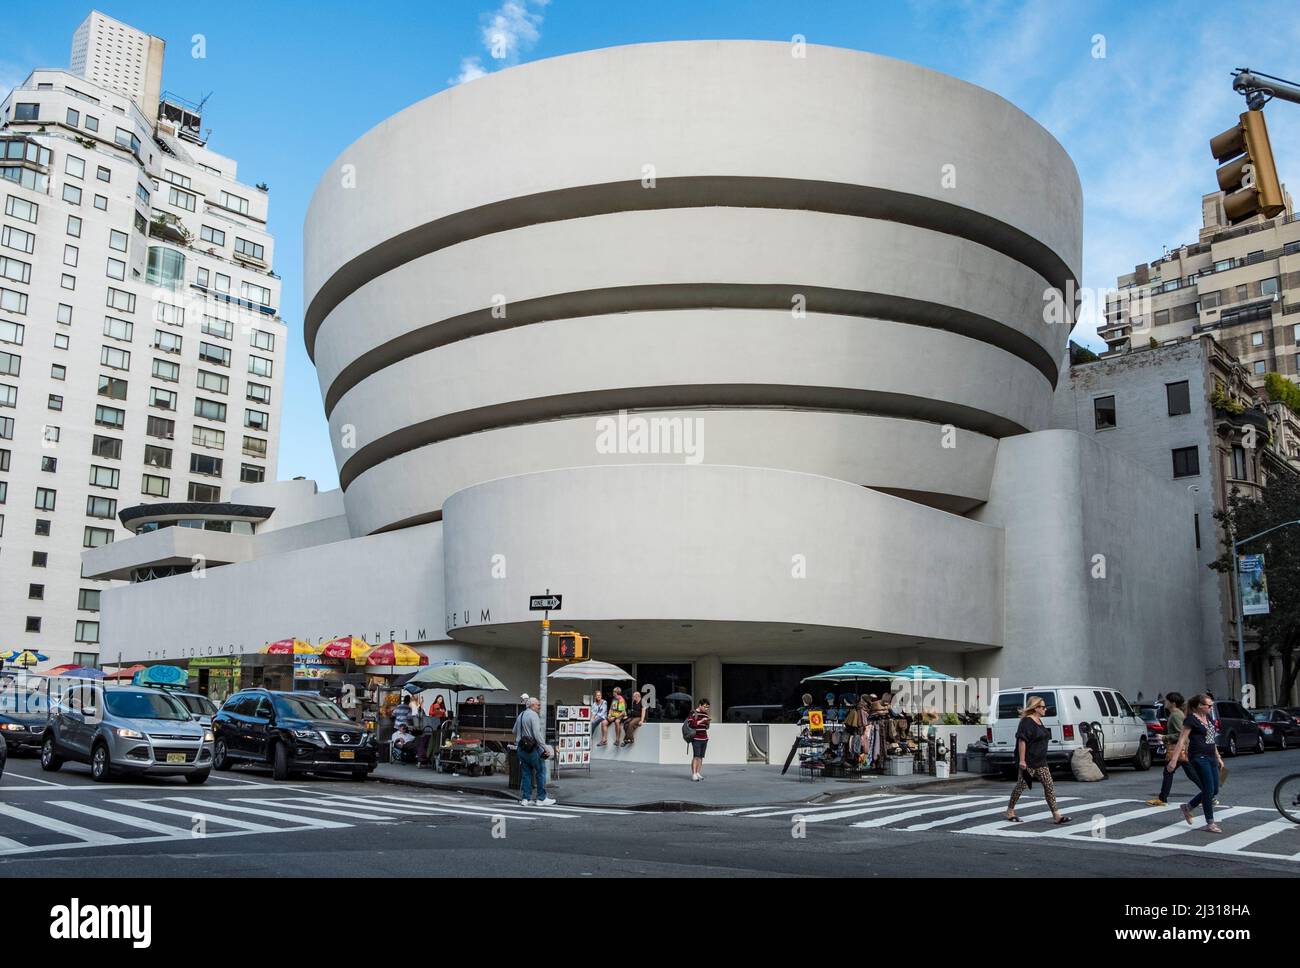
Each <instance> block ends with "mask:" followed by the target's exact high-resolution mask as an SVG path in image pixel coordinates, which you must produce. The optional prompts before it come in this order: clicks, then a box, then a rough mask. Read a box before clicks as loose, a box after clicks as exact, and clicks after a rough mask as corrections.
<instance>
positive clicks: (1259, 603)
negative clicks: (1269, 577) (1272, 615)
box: [1237, 555, 1268, 615]
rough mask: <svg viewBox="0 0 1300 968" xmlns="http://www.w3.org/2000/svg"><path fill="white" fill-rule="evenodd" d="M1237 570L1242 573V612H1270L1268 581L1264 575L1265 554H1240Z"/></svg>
mask: <svg viewBox="0 0 1300 968" xmlns="http://www.w3.org/2000/svg"><path fill="white" fill-rule="evenodd" d="M1237 572H1238V574H1239V575H1241V614H1242V615H1267V614H1268V582H1267V581H1266V580H1265V577H1264V556H1263V555H1240V556H1238V559H1237Z"/></svg>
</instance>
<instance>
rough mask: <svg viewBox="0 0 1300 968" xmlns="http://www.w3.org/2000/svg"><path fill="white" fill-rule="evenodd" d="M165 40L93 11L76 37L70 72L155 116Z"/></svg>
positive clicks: (160, 85)
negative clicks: (122, 95) (120, 95)
mask: <svg viewBox="0 0 1300 968" xmlns="http://www.w3.org/2000/svg"><path fill="white" fill-rule="evenodd" d="M165 46H166V45H165V44H164V43H163V40H162V38H160V37H154V36H153V35H152V34H146V33H144V32H143V31H140V30H136V29H135V28H134V27H131V26H128V25H127V24H124V23H122V22H121V21H119V20H114V19H113V18H112V17H107V16H105V15H104V14H102V13H100V12H99V11H98V10H92V11H90V13H89V14H88V15H87V16H86V19H85V20H83V21H82V22H81V26H80V27H78V28H77V30H76V32H75V33H74V34H73V35H72V58H71V61H70V66H69V69H70V70H71V71H72V73H74V74H80V75H81V76H82V77H84V78H86V79H87V80H89V81H91V82H92V83H94V84H97V85H99V86H100V87H106V88H108V89H109V90H111V91H116V92H117V93H119V94H125V95H126V96H127V97H129V98H131V100H133V101H135V103H136V105H137V106H138V107H139V108H140V110H142V111H144V112H146V114H151V112H153V111H154V109H155V108H157V106H158V96H159V93H160V92H161V91H162V69H163V53H164V49H165Z"/></svg>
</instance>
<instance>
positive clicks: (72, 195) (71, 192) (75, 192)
mask: <svg viewBox="0 0 1300 968" xmlns="http://www.w3.org/2000/svg"><path fill="white" fill-rule="evenodd" d="M63 200H64V201H65V202H67V203H68V204H69V205H80V204H81V189H80V188H78V187H77V186H76V185H64V186H63Z"/></svg>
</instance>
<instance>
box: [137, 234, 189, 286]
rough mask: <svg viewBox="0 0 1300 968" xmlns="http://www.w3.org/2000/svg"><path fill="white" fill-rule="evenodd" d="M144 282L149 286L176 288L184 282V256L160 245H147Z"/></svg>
mask: <svg viewBox="0 0 1300 968" xmlns="http://www.w3.org/2000/svg"><path fill="white" fill-rule="evenodd" d="M144 278H145V282H147V283H148V284H149V285H151V286H161V287H163V288H164V289H171V290H173V291H174V290H176V289H179V288H180V287H181V285H182V284H183V283H184V282H185V256H183V255H182V254H181V253H179V252H177V251H176V250H175V249H168V248H164V247H163V246H160V245H151V246H149V259H148V263H147V264H146V266H145V273H144Z"/></svg>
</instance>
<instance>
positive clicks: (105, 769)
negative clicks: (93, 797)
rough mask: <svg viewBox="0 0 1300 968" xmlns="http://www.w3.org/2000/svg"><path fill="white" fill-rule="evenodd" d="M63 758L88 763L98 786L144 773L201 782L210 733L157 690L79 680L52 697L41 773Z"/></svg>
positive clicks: (208, 762) (208, 765)
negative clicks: (117, 777)
mask: <svg viewBox="0 0 1300 968" xmlns="http://www.w3.org/2000/svg"><path fill="white" fill-rule="evenodd" d="M65 760H73V761H76V762H81V763H89V764H90V774H91V776H92V777H93V778H94V779H95V780H97V781H100V782H103V781H105V780H108V779H109V778H110V777H111V776H112V775H113V774H114V773H133V774H137V775H138V774H144V773H147V774H150V775H153V776H184V777H185V780H186V782H188V783H203V782H204V781H206V780H207V778H208V774H209V773H210V772H211V771H212V731H211V729H209V728H208V727H206V726H203V725H201V724H199V723H196V722H195V721H194V719H193V716H192V714H191V713H190V711H189V709H187V708H186V706H185V704H184V703H182V702H181V701H180V700H179V699H177V698H176V697H174V696H171V695H168V693H166V692H165V691H163V690H161V689H150V688H147V687H144V686H120V687H115V686H104V685H102V684H100V683H90V682H82V683H78V684H76V685H75V686H72V687H71V688H68V689H64V690H60V691H59V692H58V693H57V694H55V695H53V696H52V698H51V701H50V721H49V724H48V725H47V726H46V729H45V735H44V737H43V738H42V740H41V768H42V769H44V770H47V771H53V770H57V769H58V768H59V767H61V766H62V765H63V763H64V761H65Z"/></svg>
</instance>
